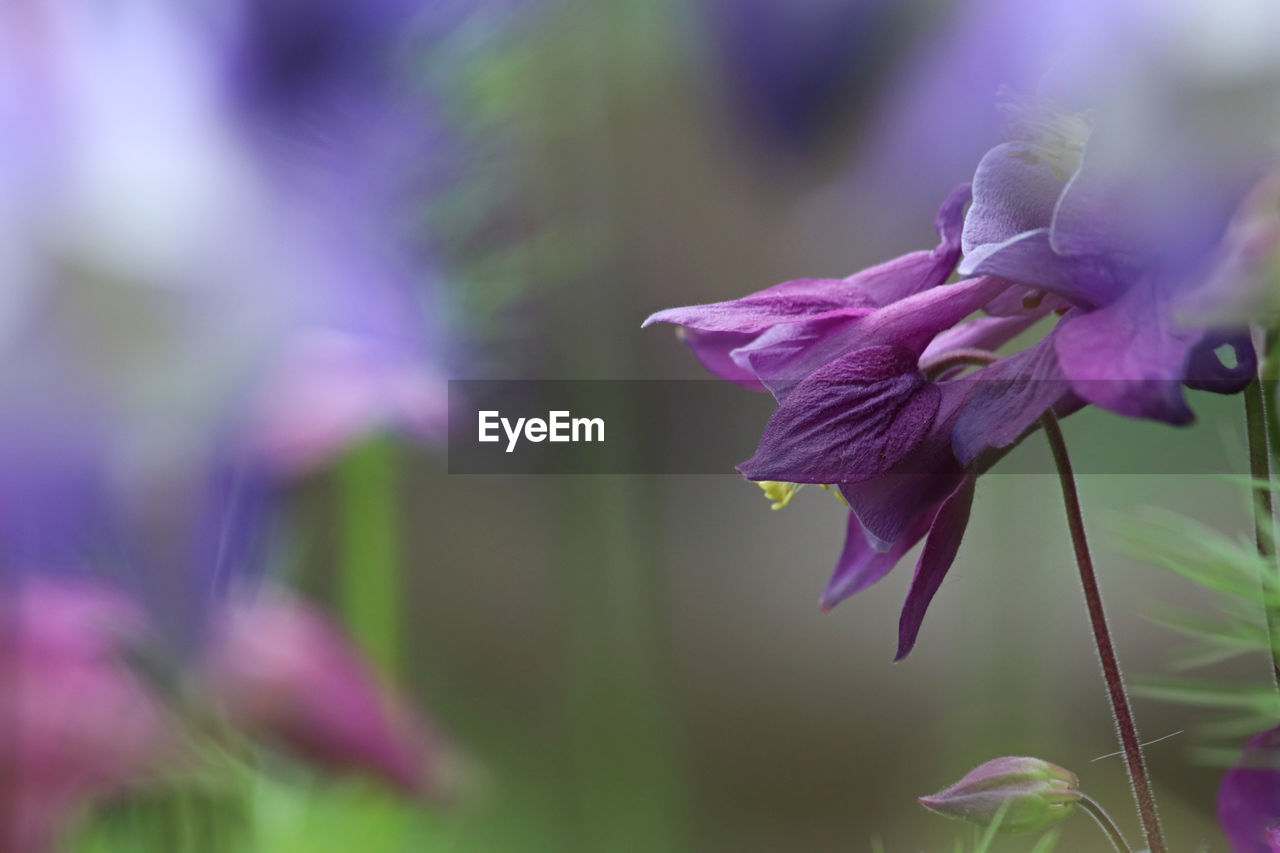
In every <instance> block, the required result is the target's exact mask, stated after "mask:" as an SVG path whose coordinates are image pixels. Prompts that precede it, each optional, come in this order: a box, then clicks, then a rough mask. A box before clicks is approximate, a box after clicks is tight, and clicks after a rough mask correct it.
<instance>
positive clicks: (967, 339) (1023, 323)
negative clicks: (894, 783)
mask: <svg viewBox="0 0 1280 853" xmlns="http://www.w3.org/2000/svg"><path fill="white" fill-rule="evenodd" d="M1043 318H1044V315H1036V314H1023V315H1021V316H1016V317H979V318H978V319H977V320H970V321H969V322H967V323H961V324H960V325H959V326H955V327H953V328H950V329H947V330H946V331H945V332H943V333H942V334H940V335H938V336H937V337H936V338H934V339H933V342H932V343H931V344H929V346H928V347H927V348H926V349H925V351H924V353H923V354H922V355H921V356H920V363H921V364H922V365H923V364H925V363H927V362H929V361H932V360H934V359H937V358H941V357H943V356H945V355H946V354H947V353H950V352H955V351H956V350H964V349H980V350H987V351H988V352H993V351H995V350H997V349H999V348H1000V347H1002V346H1004V345H1005V344H1007V343H1008V342H1009V341H1011V340H1013V339H1014V338H1016V337H1017V336H1018V335H1020V334H1022V333H1023V332H1025V331H1026V330H1027V329H1030V328H1031V327H1032V326H1034V325H1035V324H1036V323H1039V322H1040V321H1041V320H1042V319H1043Z"/></svg>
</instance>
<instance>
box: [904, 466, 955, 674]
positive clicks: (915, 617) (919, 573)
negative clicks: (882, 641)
mask: <svg viewBox="0 0 1280 853" xmlns="http://www.w3.org/2000/svg"><path fill="white" fill-rule="evenodd" d="M974 483H975V479H974V478H973V477H966V478H965V479H964V481H963V482H961V483H960V486H959V488H957V489H956V491H955V492H954V493H953V494H952V495H951V497H949V498H947V500H946V501H945V502H944V503H943V504H942V506H941V507H940V508H939V509H938V514H937V516H935V517H934V519H933V524H932V525H931V526H930V527H929V537H928V539H926V540H925V544H924V553H922V554H921V555H920V562H919V563H917V564H916V574H915V579H914V580H912V582H911V590H910V591H909V592H908V593H907V601H906V603H905V604H904V605H903V607H902V618H901V619H900V620H899V622H898V654H897V656H896V657H895V658H894V660H895V661H900V660H902V659H903V658H905V657H906V656H907V655H908V654H910V652H911V649H912V648H913V647H914V646H915V644H916V637H917V636H918V635H919V633H920V625H921V623H922V622H924V614H925V611H926V610H927V609H928V607H929V602H931V601H932V600H933V596H934V595H935V594H936V593H937V591H938V587H939V586H940V585H941V584H942V580H943V578H945V577H946V576H947V572H948V571H949V570H950V569H951V564H952V563H953V562H954V561H955V558H956V552H957V551H958V550H959V549H960V541H961V540H962V539H963V538H964V531H965V528H966V527H967V526H968V524H969V510H970V509H971V508H972V506H973V491H974Z"/></svg>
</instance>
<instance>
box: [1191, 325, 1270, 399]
mask: <svg viewBox="0 0 1280 853" xmlns="http://www.w3.org/2000/svg"><path fill="white" fill-rule="evenodd" d="M1223 347H1230V348H1231V350H1232V351H1233V352H1234V353H1235V364H1234V365H1233V366H1231V367H1228V366H1227V365H1226V364H1224V363H1223V361H1222V359H1221V358H1219V357H1218V350H1219V349H1221V348H1223ZM1257 375H1258V354H1257V352H1255V351H1254V349H1253V341H1252V340H1251V339H1250V337H1249V333H1248V332H1247V331H1234V332H1209V333H1207V334H1206V335H1205V336H1204V337H1203V338H1201V339H1200V340H1199V342H1197V343H1196V345H1195V346H1194V347H1192V348H1191V352H1190V354H1189V355H1188V356H1187V375H1186V379H1185V380H1184V381H1185V383H1186V385H1187V387H1188V388H1195V389H1196V390H1198V391H1213V392H1214V393H1215V394H1238V393H1240V392H1241V391H1243V390H1244V388H1245V386H1246V385H1248V384H1249V383H1250V382H1252V381H1253V380H1254V378H1255V377H1256V376H1257Z"/></svg>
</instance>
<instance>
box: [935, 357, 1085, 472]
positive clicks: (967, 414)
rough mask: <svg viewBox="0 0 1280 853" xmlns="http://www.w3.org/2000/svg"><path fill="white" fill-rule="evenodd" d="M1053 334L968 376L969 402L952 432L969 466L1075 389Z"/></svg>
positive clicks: (1009, 440)
mask: <svg viewBox="0 0 1280 853" xmlns="http://www.w3.org/2000/svg"><path fill="white" fill-rule="evenodd" d="M1052 338H1053V335H1052V334H1050V335H1049V337H1046V338H1045V339H1044V340H1042V341H1041V342H1040V343H1038V344H1037V345H1036V346H1034V347H1032V348H1030V349H1027V350H1023V351H1022V352H1020V353H1016V354H1014V355H1011V356H1008V357H1007V358H1002V359H1000V360H999V361H997V362H995V363H994V364H992V365H991V366H989V367H985V368H983V369H982V370H979V371H977V372H975V373H973V374H970V375H969V376H966V377H964V378H963V379H958V380H956V382H959V383H972V392H971V393H970V394H969V398H968V402H967V403H966V404H965V406H964V409H963V410H962V411H961V414H960V417H959V419H958V420H957V421H956V425H955V429H954V430H953V431H952V433H951V443H952V447H953V448H954V449H955V453H956V457H957V458H958V459H959V460H960V462H961V464H964V465H967V464H969V463H970V462H971V461H973V460H974V459H975V458H977V456H978V454H980V453H982V451H984V450H986V449H987V448H989V447H1007V446H1009V445H1010V444H1013V443H1014V442H1015V441H1017V440H1018V438H1019V437H1021V436H1022V434H1023V433H1024V432H1025V431H1026V430H1027V428H1029V427H1031V426H1032V425H1034V424H1035V423H1036V421H1038V420H1039V419H1040V417H1041V416H1042V415H1043V414H1044V413H1045V411H1046V410H1048V409H1049V408H1050V407H1051V406H1053V405H1054V403H1056V402H1058V400H1060V399H1062V397H1063V396H1064V395H1065V394H1067V393H1069V392H1070V391H1071V385H1070V383H1069V382H1067V381H1066V377H1065V376H1063V374H1062V368H1061V366H1060V365H1059V364H1058V356H1057V352H1056V351H1055V350H1054V345H1053V340H1052Z"/></svg>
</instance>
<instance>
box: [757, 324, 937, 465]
mask: <svg viewBox="0 0 1280 853" xmlns="http://www.w3.org/2000/svg"><path fill="white" fill-rule="evenodd" d="M940 398H941V391H939V390H938V388H937V387H936V386H934V385H933V384H931V383H929V382H928V381H927V380H925V378H924V377H923V376H922V375H920V373H919V371H918V370H917V369H916V354H915V353H913V352H911V351H910V350H906V349H903V348H902V347H895V346H876V347H866V348H863V349H859V350H856V351H854V352H852V353H849V354H848V355H846V356H843V357H841V358H839V359H837V360H835V361H833V362H831V363H830V364H828V365H826V366H825V367H822V368H820V369H819V370H817V371H814V373H813V374H812V375H810V376H809V377H808V378H807V379H805V380H804V381H803V382H801V383H799V384H798V385H796V386H795V388H794V389H793V390H792V391H791V393H790V394H789V395H788V396H787V397H786V399H785V400H784V401H783V403H782V404H781V405H780V406H779V407H778V410H777V411H776V412H775V413H774V415H773V417H772V418H771V419H770V421H769V425H768V427H767V428H766V429H765V434H764V437H763V438H762V439H761V440H760V447H759V449H758V450H757V451H756V454H755V456H753V457H752V458H751V459H750V460H748V461H747V462H745V463H743V464H742V465H740V466H739V468H738V470H739V471H741V472H742V475H743V476H745V477H747V478H748V479H751V480H785V481H787V482H792V483H843V482H854V481H857V480H862V479H865V478H867V477H870V476H874V475H876V474H880V473H884V472H885V471H888V470H890V469H891V468H893V466H894V465H896V464H898V463H899V462H900V461H902V460H903V459H904V458H905V457H906V456H907V454H909V453H911V452H912V451H913V450H914V449H915V448H916V446H917V445H919V443H920V442H921V441H922V440H923V439H924V437H925V435H926V434H928V432H929V430H930V428H931V427H932V426H933V420H934V416H935V415H936V414H937V411H938V406H939V400H940Z"/></svg>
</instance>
